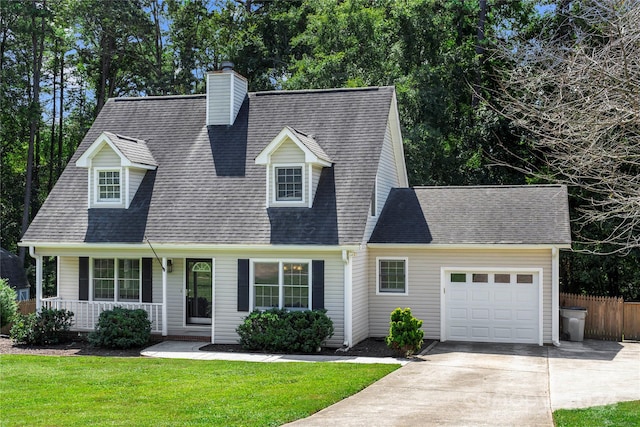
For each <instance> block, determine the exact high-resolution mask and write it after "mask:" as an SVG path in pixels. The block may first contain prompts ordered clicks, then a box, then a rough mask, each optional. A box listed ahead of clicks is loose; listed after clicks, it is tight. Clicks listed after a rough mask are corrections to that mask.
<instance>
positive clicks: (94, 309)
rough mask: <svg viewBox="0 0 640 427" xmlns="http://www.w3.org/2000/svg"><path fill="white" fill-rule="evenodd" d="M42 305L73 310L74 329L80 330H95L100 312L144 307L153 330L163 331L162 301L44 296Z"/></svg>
mask: <svg viewBox="0 0 640 427" xmlns="http://www.w3.org/2000/svg"><path fill="white" fill-rule="evenodd" d="M40 307H43V308H50V309H56V310H69V311H71V312H73V329H74V330H78V331H93V330H94V328H95V325H96V323H97V322H98V318H99V317H100V313H102V312H103V311H107V310H112V309H113V308H114V307H121V308H126V309H130V310H135V309H142V310H144V311H146V312H147V315H148V318H149V320H150V321H151V332H152V333H158V334H160V333H162V331H163V328H162V313H163V304H162V303H136V302H112V301H79V300H65V299H61V298H59V297H53V298H42V300H41V305H40ZM164 335H166V334H164Z"/></svg>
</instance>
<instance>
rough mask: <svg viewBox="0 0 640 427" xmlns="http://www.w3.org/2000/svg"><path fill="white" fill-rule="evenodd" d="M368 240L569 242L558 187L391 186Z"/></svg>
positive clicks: (562, 190)
mask: <svg viewBox="0 0 640 427" xmlns="http://www.w3.org/2000/svg"><path fill="white" fill-rule="evenodd" d="M369 242H370V243H409V244H558V245H560V244H562V245H564V244H570V243H571V231H570V228H569V207H568V198H567V188H566V187H565V186H561V185H531V186H475V187H474V186H470V187H417V188H415V189H413V188H396V189H393V190H391V193H390V194H389V198H388V199H387V203H386V205H385V207H384V209H383V211H382V213H381V214H380V219H379V220H378V224H377V225H376V228H375V229H374V231H373V234H372V235H371V238H370V239H369Z"/></svg>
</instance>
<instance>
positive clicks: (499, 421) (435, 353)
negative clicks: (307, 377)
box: [290, 341, 640, 427]
mask: <svg viewBox="0 0 640 427" xmlns="http://www.w3.org/2000/svg"><path fill="white" fill-rule="evenodd" d="M636 399H640V344H638V343H615V342H602V341H585V342H584V343H570V342H564V341H563V342H562V346H561V347H559V348H555V347H548V346H545V347H539V346H531V345H515V344H478V343H453V342H446V343H439V344H438V345H436V346H435V347H434V348H433V350H431V351H430V352H429V353H428V354H426V355H424V356H421V357H420V358H419V361H416V362H414V363H409V364H408V365H406V366H404V367H402V368H400V369H398V370H397V371H395V372H393V373H392V374H390V375H388V376H386V377H385V378H383V379H382V380H380V381H378V382H377V383H375V384H373V385H372V386H370V387H368V388H366V389H365V390H363V391H362V392H360V393H358V394H356V395H354V396H351V397H349V398H347V399H345V400H343V401H340V402H338V403H336V404H335V405H333V406H330V407H329V408H326V409H324V410H322V411H320V412H318V413H317V414H315V415H313V416H311V417H309V418H306V419H303V420H299V421H296V422H294V423H292V424H290V425H292V426H327V425H340V426H341V427H342V426H407V425H420V426H429V425H437V426H442V425H452V426H483V425H487V426H499V425H504V426H514V425H521V426H552V425H553V420H552V416H551V411H552V410H555V409H558V408H575V407H587V406H593V405H602V404H607V403H613V402H617V401H624V400H636Z"/></svg>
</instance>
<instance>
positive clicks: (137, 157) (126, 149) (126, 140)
mask: <svg viewBox="0 0 640 427" xmlns="http://www.w3.org/2000/svg"><path fill="white" fill-rule="evenodd" d="M104 134H105V135H107V136H108V137H109V139H110V140H111V142H113V144H114V145H115V146H116V147H117V148H118V150H120V152H121V153H122V154H123V155H124V156H125V157H126V158H127V159H129V161H131V162H132V163H139V164H142V165H149V166H158V163H157V162H156V159H154V158H153V154H151V152H150V151H149V148H148V147H147V143H146V142H145V141H144V140H142V139H137V138H130V137H128V136H124V135H118V134H115V133H112V132H106V131H105V132H104Z"/></svg>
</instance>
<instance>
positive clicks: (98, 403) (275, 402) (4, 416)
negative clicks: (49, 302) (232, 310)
mask: <svg viewBox="0 0 640 427" xmlns="http://www.w3.org/2000/svg"><path fill="white" fill-rule="evenodd" d="M398 367H399V366H398V365H370V364H344V363H245V362H227V361H217V360H216V361H200V360H174V359H146V358H132V359H129V358H108V357H86V356H76V357H54V356H22V355H2V356H0V402H2V410H1V411H0V425H2V426H3V427H4V426H16V425H19V426H23V425H29V426H39V425H46V426H87V425H127V426H130V425H136V426H175V425H207V426H216V425H217V426H276V425H280V424H283V423H286V422H289V421H293V420H296V419H299V418H304V417H306V416H308V415H310V414H312V413H314V412H317V411H319V410H320V409H322V408H324V407H326V406H329V405H331V404H332V403H334V402H337V401H339V400H341V399H344V398H345V397H347V396H349V395H351V394H354V393H356V392H357V391H359V390H362V389H363V388H364V387H366V386H367V385H369V384H371V383H373V382H374V381H376V380H378V379H380V378H382V377H383V376H385V375H387V374H388V373H390V372H392V371H393V370H395V369H397V368H398Z"/></svg>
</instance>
